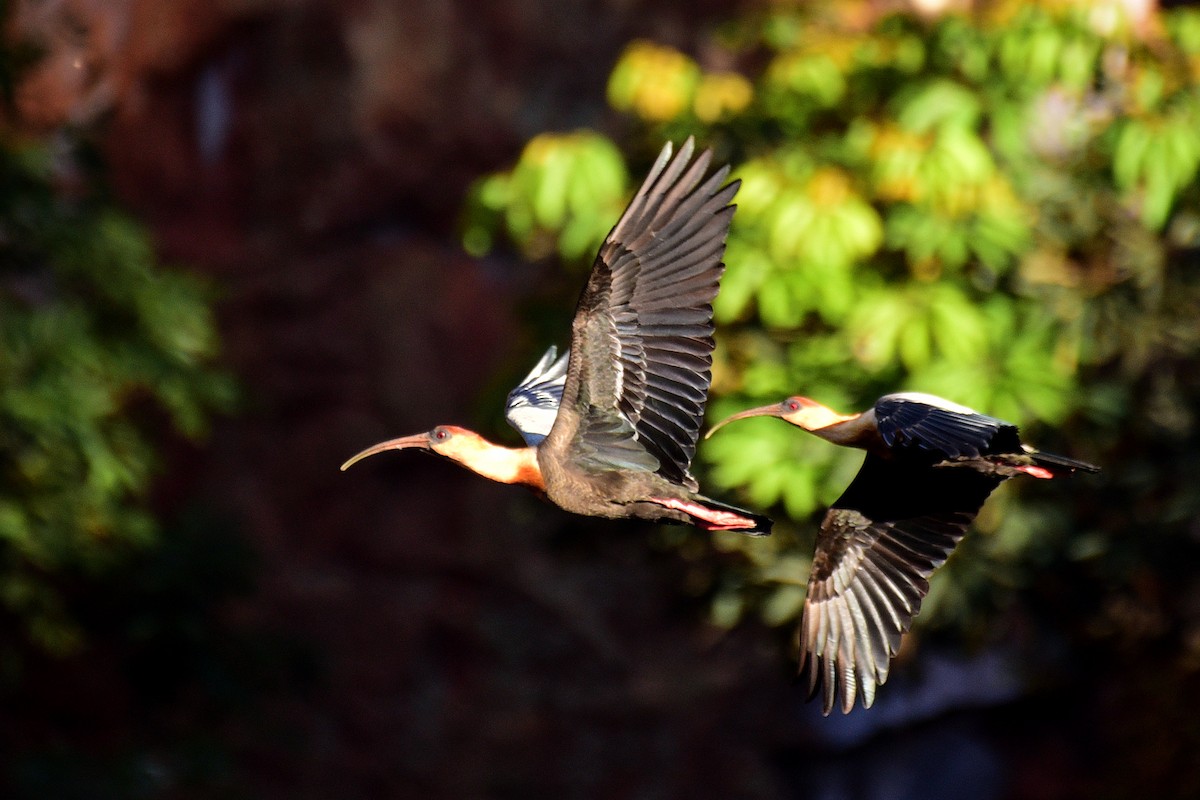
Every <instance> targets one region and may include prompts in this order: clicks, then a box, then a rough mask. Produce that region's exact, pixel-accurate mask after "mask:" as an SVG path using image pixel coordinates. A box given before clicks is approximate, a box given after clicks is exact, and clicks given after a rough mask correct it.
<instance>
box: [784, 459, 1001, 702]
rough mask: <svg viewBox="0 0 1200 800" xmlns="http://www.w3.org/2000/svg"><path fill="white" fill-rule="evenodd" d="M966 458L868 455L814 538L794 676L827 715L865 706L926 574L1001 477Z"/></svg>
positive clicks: (920, 595) (923, 589) (917, 604)
mask: <svg viewBox="0 0 1200 800" xmlns="http://www.w3.org/2000/svg"><path fill="white" fill-rule="evenodd" d="M1005 477H1006V476H1005V475H1001V474H997V473H996V472H995V471H991V470H989V471H982V472H981V471H979V470H978V469H976V468H975V466H973V462H970V461H964V462H956V463H954V464H949V463H947V464H946V465H944V466H931V465H930V466H926V465H923V464H919V463H918V464H915V465H914V464H912V463H904V462H897V461H890V460H884V459H883V458H880V457H878V456H875V455H868V456H867V458H866V461H864V462H863V466H862V469H861V470H860V471H859V473H858V475H857V476H856V477H855V479H854V480H853V481H852V482H851V484H850V486H849V487H848V488H847V489H846V492H845V493H844V494H843V495H842V496H841V498H839V499H838V501H837V502H836V503H834V505H833V507H832V508H830V509H829V512H828V513H827V514H826V515H825V520H824V522H823V523H822V524H821V530H820V533H818V535H817V547H816V554H815V555H814V557H813V566H812V574H811V575H810V576H809V579H808V596H807V598H806V599H805V601H804V611H803V615H802V617H801V621H800V631H799V638H800V671H801V674H802V675H803V676H805V677H806V678H807V680H808V687H809V691H810V693H811V694H814V695H815V694H816V692H817V688H818V686H821V687H822V689H823V699H824V711H825V713H826V714H828V713H829V712H830V711H831V710H832V709H833V706H834V703H835V700H836V698H837V695H838V694H839V693H840V694H841V708H842V711H843V713H849V711H850V709H851V708H853V707H854V700H855V698H856V697H857V696H858V695H859V694H861V696H862V704H863V707H864V708H870V706H871V703H872V702H874V699H875V689H876V687H877V686H879V685H880V684H882V683H883V682H884V681H886V680H887V676H888V668H889V666H890V664H891V660H892V657H893V656H895V655H896V652H897V650H898V649H899V647H900V637H901V636H902V635H903V634H904V633H905V632H906V631H907V630H908V629H909V626H910V625H911V624H912V620H913V617H915V616H916V615H917V612H918V611H919V610H920V608H921V601H922V599H924V597H925V595H926V594H927V593H928V592H929V582H928V578H929V576H930V574H932V573H933V571H934V570H935V569H937V568H938V567H939V566H941V564H942V563H943V562H944V561H945V560H946V557H947V556H948V555H949V554H950V551H952V550H953V549H954V547H955V546H956V545H957V544H958V542H959V540H960V539H961V538H962V536H963V533H964V531H965V530H966V528H967V526H968V525H969V524H970V523H971V520H973V519H974V518H975V515H976V514H978V513H979V509H980V507H981V506H982V505H983V502H984V500H986V499H987V497H988V495H989V494H991V492H992V490H993V489H995V488H996V487H997V486H999V485H1000V483H1001V482H1003V481H1004V480H1005Z"/></svg>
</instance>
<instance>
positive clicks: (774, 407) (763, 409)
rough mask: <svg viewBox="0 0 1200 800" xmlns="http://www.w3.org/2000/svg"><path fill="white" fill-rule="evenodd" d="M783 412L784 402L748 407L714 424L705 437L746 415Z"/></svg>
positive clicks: (762, 415)
mask: <svg viewBox="0 0 1200 800" xmlns="http://www.w3.org/2000/svg"><path fill="white" fill-rule="evenodd" d="M783 414H784V410H783V404H782V403H772V404H771V405H769V406H759V407H758V408H748V409H746V410H745V411H739V412H738V413H736V414H734V415H732V416H728V417H726V418H725V419H723V420H721V421H720V422H718V423H717V424H716V425H713V426H712V427H711V428H709V429H708V433H706V434H704V438H705V439H707V438H708V437H710V436H712V435H713V434H714V433H716V432H717V431H718V430H720V429H721V428H723V427H725V426H726V425H728V424H729V423H731V422H733V421H734V420H738V419H745V418H746V417H782V416H783Z"/></svg>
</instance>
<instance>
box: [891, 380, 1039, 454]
mask: <svg viewBox="0 0 1200 800" xmlns="http://www.w3.org/2000/svg"><path fill="white" fill-rule="evenodd" d="M875 423H876V425H878V426H879V434H880V435H881V436H882V437H883V440H884V442H886V443H887V445H888V447H892V448H896V449H898V450H917V449H919V450H924V451H926V452H927V453H929V454H930V455H932V456H938V457H941V458H960V457H961V458H978V457H979V456H981V455H988V454H993V453H1020V452H1021V439H1020V436H1019V435H1018V432H1017V426H1016V425H1013V424H1011V423H1008V422H1005V421H1004V420H1001V419H996V418H995V417H989V416H987V415H986V414H980V413H978V412H976V411H972V410H971V409H969V408H965V407H963V406H960V405H957V404H955V403H951V402H950V401H948V400H944V399H943V398H940V397H935V396H933V395H926V394H917V393H902V394H890V395H885V396H883V397H881V398H879V400H878V401H876V403H875Z"/></svg>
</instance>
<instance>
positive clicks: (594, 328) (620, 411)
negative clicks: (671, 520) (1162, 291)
mask: <svg viewBox="0 0 1200 800" xmlns="http://www.w3.org/2000/svg"><path fill="white" fill-rule="evenodd" d="M693 148H694V143H693V140H692V139H691V138H689V139H688V140H687V142H685V143H684V145H683V147H681V148H680V150H679V154H678V155H677V156H676V157H675V158H674V159H671V145H670V144H669V143H668V144H667V146H666V147H664V148H663V150H662V153H661V154H660V155H659V157H658V160H657V161H656V162H655V164H654V167H653V168H652V169H651V170H650V174H649V175H648V176H647V177H646V180H645V181H644V182H643V183H642V186H641V188H640V189H639V190H638V192H637V194H636V195H635V196H634V198H633V200H632V201H630V204H629V207H628V208H627V209H626V210H625V213H624V214H623V215H622V216H621V219H620V220H619V221H618V222H617V224H616V226H615V227H614V228H613V229H612V231H611V232H610V233H609V235H608V238H607V239H606V240H605V242H604V244H603V245H602V246H601V247H600V252H599V253H598V254H597V256H596V261H595V263H594V265H593V266H592V272H591V275H590V276H589V278H588V282H587V286H586V287H585V288H584V290H583V294H582V295H581V297H580V299H579V305H578V307H577V309H576V312H575V319H574V322H573V324H572V339H571V360H570V365H569V367H568V370H567V383H566V388H565V390H564V392H563V406H564V408H570V409H572V410H573V411H574V412H577V415H578V416H577V418H575V419H570V420H567V419H564V417H565V416H567V415H561V414H560V415H559V419H558V420H556V421H555V430H554V431H553V432H552V433H551V438H552V439H557V440H561V444H562V445H563V446H565V447H568V448H569V449H570V450H571V452H572V455H573V456H574V457H575V458H577V459H581V460H584V461H587V462H589V463H591V464H594V465H596V466H599V467H600V468H605V469H607V468H614V467H616V468H635V469H643V470H647V471H656V472H658V473H659V474H661V475H662V476H663V477H665V478H667V479H669V480H672V481H675V482H678V483H682V484H684V485H687V486H689V487H690V488H693V489H694V488H695V487H696V483H695V480H694V479H693V478H692V477H691V475H690V474H689V473H688V467H689V465H690V464H691V461H692V456H693V455H694V454H695V451H696V435H697V433H698V432H699V429H700V423H701V420H702V419H703V417H704V406H705V403H706V402H707V400H708V386H709V382H710V380H711V377H712V375H711V370H712V350H713V338H712V333H713V324H712V305H711V304H712V300H713V298H714V297H715V296H716V294H717V287H718V282H719V280H720V277H721V273H722V272H723V271H724V269H725V267H724V264H722V263H721V256H722V254H723V253H724V250H725V237H726V235H727V234H728V232H729V224H730V221H731V219H732V218H733V211H734V207H733V206H731V205H730V204H729V203H730V201H731V200H732V199H733V196H734V194H735V193H736V192H737V188H738V182H737V181H734V182H732V183H730V184H728V185H724V184H725V179H726V177H727V176H728V174H729V168H728V167H722V168H721V169H719V170H717V171H716V172H715V173H714V174H713V175H711V176H710V177H709V178H708V179H707V180H704V181H703V183H702V182H701V180H702V178H703V177H704V173H705V171H706V170H707V168H708V165H709V161H710V160H711V157H712V154H711V152H710V151H705V152H703V153H701V154H700V156H699V157H698V158H696V160H695V161H692V151H693ZM572 416H573V415H572ZM576 422H577V425H576V424H575V423H576Z"/></svg>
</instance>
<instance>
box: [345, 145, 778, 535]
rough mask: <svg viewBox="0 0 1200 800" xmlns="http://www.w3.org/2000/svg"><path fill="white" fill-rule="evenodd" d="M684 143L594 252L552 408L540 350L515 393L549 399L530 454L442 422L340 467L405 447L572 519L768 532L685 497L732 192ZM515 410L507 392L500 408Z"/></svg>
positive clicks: (692, 495) (760, 520)
mask: <svg viewBox="0 0 1200 800" xmlns="http://www.w3.org/2000/svg"><path fill="white" fill-rule="evenodd" d="M693 149H694V143H693V141H692V139H690V138H689V139H688V140H687V142H685V143H684V145H683V147H681V148H680V151H679V154H678V155H677V156H676V157H675V158H674V159H672V158H671V145H670V143H668V144H667V145H666V146H665V147H664V148H663V150H662V152H661V154H660V155H659V157H658V160H657V161H656V162H655V164H654V166H653V168H652V169H651V170H650V174H649V175H648V176H647V177H646V179H645V181H644V182H643V184H642V186H641V188H640V189H639V190H638V192H637V194H636V195H635V196H634V198H633V200H632V201H630V204H629V207H628V208H627V209H626V210H625V212H624V214H622V216H621V218H620V220H619V221H618V222H617V224H616V226H615V227H614V228H613V229H612V231H611V232H610V233H609V235H608V237H607V238H606V239H605V241H604V244H603V245H602V246H601V247H600V252H599V253H598V254H597V256H596V260H595V263H594V264H593V266H592V271H591V274H590V275H589V277H588V281H587V285H586V286H585V287H584V289H583V293H582V295H581V297H580V299H579V304H578V306H577V308H576V311H575V319H574V322H573V324H572V326H571V348H570V356H569V360H568V362H567V365H566V373H565V378H561V377H560V378H559V383H558V386H559V387H560V391H561V402H559V401H558V400H557V397H556V396H555V395H554V393H553V392H550V391H545V390H546V387H547V386H549V385H550V384H552V383H553V381H552V380H550V379H549V378H548V377H546V376H545V375H543V376H542V378H543V379H544V380H543V382H542V383H540V384H539V383H538V379H539V375H538V373H539V372H546V373H551V374H552V373H553V371H554V369H555V366H557V365H555V366H550V364H551V362H553V360H554V354H553V352H550V353H547V356H546V357H545V358H543V361H542V362H541V363H539V365H538V367H535V368H534V372H533V373H531V374H530V376H529V377H528V378H527V379H526V382H525V384H523V386H522V387H518V389H529V391H527V392H522V393H521V394H523V395H524V396H523V397H521V398H520V399H519V404H520V405H522V409H521V411H524V412H528V411H529V410H530V406H531V405H533V406H538V405H539V404H540V410H542V411H545V410H548V409H552V408H553V407H554V405H553V404H554V403H556V402H557V403H558V404H557V413H556V415H555V416H554V421H553V425H552V426H551V427H550V428H549V431H548V432H546V431H541V430H538V431H534V430H526V429H522V430H521V432H522V434H523V435H525V437H526V440H527V441H528V442H531V444H530V446H527V447H523V448H508V447H501V446H499V445H495V444H492V443H490V442H487V441H486V440H484V439H483V438H482V437H481V436H479V435H478V434H476V433H473V432H471V431H468V430H465V429H463V428H458V427H454V426H449V425H443V426H439V427H437V428H434V429H433V430H432V431H429V432H428V433H423V434H417V435H415V436H407V437H402V438H400V439H393V440H389V441H387V442H381V443H380V444H377V445H375V446H373V447H370V448H368V449H366V450H364V451H363V452H361V453H359V454H358V455H356V456H354V457H353V458H351V459H350V460H349V461H347V462H346V463H345V464H343V465H342V469H346V468H347V467H348V466H350V465H351V464H353V463H354V462H355V461H358V460H359V459H361V458H365V457H366V456H368V455H372V454H374V453H378V452H381V451H383V450H401V449H407V448H418V449H422V450H427V451H430V452H433V453H437V454H439V455H442V456H445V457H447V458H449V459H451V460H454V461H456V462H458V463H460V464H462V465H463V466H465V467H467V468H469V469H472V470H474V471H475V472H477V473H479V474H481V475H484V476H485V477H488V478H491V479H492V480H497V481H501V482H504V483H520V484H524V485H526V486H529V487H530V488H532V489H533V490H535V491H537V492H538V493H539V494H542V495H543V496H545V497H546V498H548V499H549V500H550V501H551V502H553V503H555V504H556V505H558V506H560V507H561V508H564V509H566V510H567V511H572V512H575V513H577V514H585V515H589V516H597V517H638V518H641V519H649V520H657V521H672V522H686V523H691V524H693V525H697V526H698V527H701V528H704V529H707V530H736V531H740V532H742V533H748V534H754V535H764V534H767V533H769V532H770V527H771V521H770V520H769V519H767V518H766V517H762V516H759V515H757V514H753V513H751V512H749V511H744V510H742V509H739V508H734V507H732V506H727V505H725V504H723V503H719V502H717V501H715V500H711V499H709V498H707V497H704V496H703V495H701V494H699V493H698V491H697V490H698V488H699V487H698V486H697V484H696V480H695V479H694V478H693V477H692V476H691V474H690V472H689V469H690V466H691V461H692V457H693V455H694V454H695V451H696V438H697V435H698V433H699V429H700V422H701V420H702V419H703V417H704V408H705V405H706V403H707V399H708V386H709V382H710V380H711V367H712V350H713V338H712V334H713V324H712V305H711V304H712V300H713V298H714V297H715V296H716V293H717V287H718V284H719V281H720V278H721V274H722V273H723V272H724V269H725V267H724V264H722V263H721V256H722V254H723V253H724V250H725V237H726V235H727V234H728V232H729V223H730V220H731V219H732V218H733V212H734V206H732V205H731V204H730V201H731V200H732V199H733V196H734V194H735V193H736V192H737V188H738V182H737V181H734V182H732V183H728V184H726V183H725V180H726V178H727V176H728V174H729V168H728V167H722V168H721V169H719V170H717V171H716V172H715V173H713V174H712V175H710V176H709V177H708V178H707V179H704V174H705V172H706V171H707V169H708V165H709V162H710V160H711V158H712V154H711V152H710V151H705V152H703V153H701V154H700V156H699V157H697V158H696V159H695V160H694V161H693V160H692V153H693ZM514 394H518V392H514ZM515 405H518V402H517V401H515V400H514V398H513V397H510V404H509V410H510V412H511V411H512V410H513V408H514V406H515ZM534 410H537V409H534ZM511 419H513V416H512V415H511V414H510V420H511ZM531 424H533V423H531ZM542 436H544V438H542Z"/></svg>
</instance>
